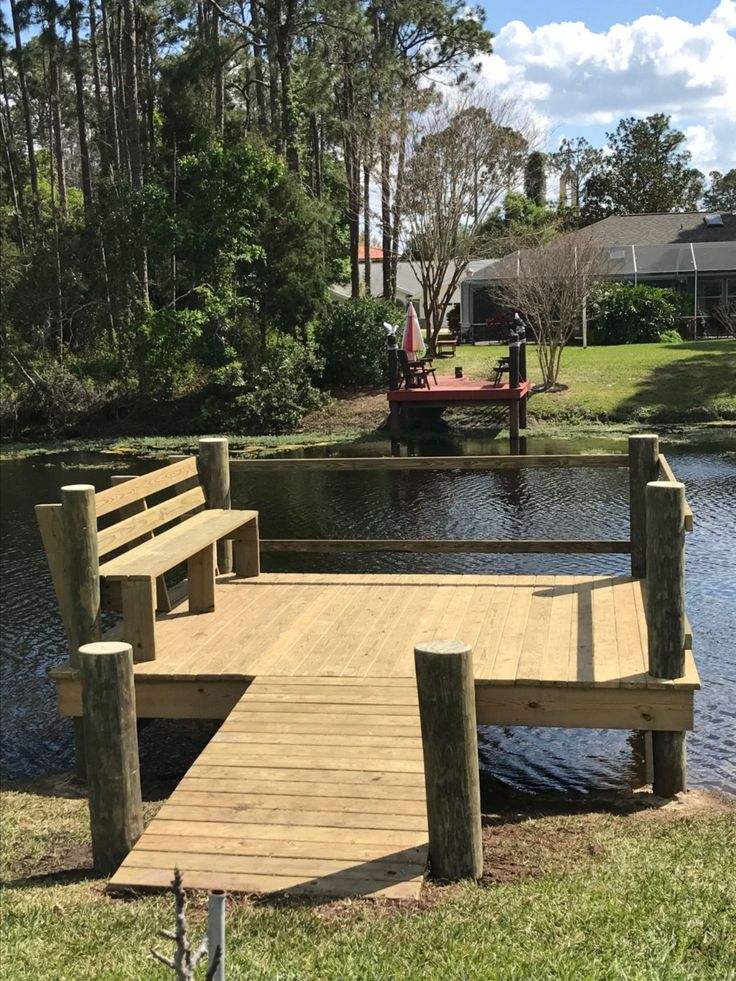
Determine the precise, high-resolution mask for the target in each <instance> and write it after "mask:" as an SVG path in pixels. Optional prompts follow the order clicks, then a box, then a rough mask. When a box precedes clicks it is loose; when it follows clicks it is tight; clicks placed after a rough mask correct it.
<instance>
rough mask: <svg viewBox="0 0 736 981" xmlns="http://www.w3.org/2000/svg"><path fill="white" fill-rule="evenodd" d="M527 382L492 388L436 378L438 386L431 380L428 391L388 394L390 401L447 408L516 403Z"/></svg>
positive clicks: (486, 383) (402, 390) (472, 380)
mask: <svg viewBox="0 0 736 981" xmlns="http://www.w3.org/2000/svg"><path fill="white" fill-rule="evenodd" d="M529 388H530V385H529V382H528V381H525V382H521V384H520V385H519V387H518V388H509V386H508V384H506V383H504V384H501V385H494V383H493V382H490V381H481V380H479V379H477V378H455V377H454V376H452V375H438V376H437V384H436V385H435V384H434V383H433V382H432V381H431V380H430V385H429V388H408V389H407V388H398V389H396V390H395V391H390V392H389V393H388V400H389V402H429V403H441V404H442V405H449V404H450V403H452V402H518V401H520V400H521V399H522V398H524V396H525V395H528V394H529Z"/></svg>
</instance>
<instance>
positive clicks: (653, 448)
mask: <svg viewBox="0 0 736 981" xmlns="http://www.w3.org/2000/svg"><path fill="white" fill-rule="evenodd" d="M542 468H544V469H572V468H597V469H622V468H628V470H629V475H630V480H629V489H630V516H631V521H630V525H631V531H630V537H629V538H627V539H536V538H534V539H478V538H462V539H436V538H435V539H424V538H416V539H365V538H364V539H359V538H355V539H344V538H339V539H335V538H262V539H261V542H260V546H261V551H262V552H282V553H287V552H302V553H304V552H312V553H340V552H374V553H376V552H415V553H421V552H423V553H435V554H439V553H445V554H446V553H475V554H478V553H489V554H490V553H499V554H500V553H506V554H524V553H527V554H531V553H537V554H545V553H547V554H560V555H571V554H582V553H587V554H596V553H597V554H631V570H632V575H634V576H636V577H637V578H644V576H645V575H646V504H645V491H646V485H647V484H648V483H650V482H651V481H654V480H659V479H660V478H661V479H663V480H669V481H672V480H675V478H674V475H673V474H672V470H671V468H670V466H669V464H668V462H667V460H666V458H665V457H664V455H663V454H661V453H660V452H659V440H658V437H657V436H655V435H643V436H632V437H630V439H629V451H628V453H595V454H593V453H591V454H536V455H503V456H500V455H494V456H480V455H475V456H434V457H414V456H409V457H402V456H390V457H311V458H310V457H307V458H265V459H263V458H262V459H249V460H244V459H238V458H233V457H231V459H230V470H231V472H237V473H249V474H254V473H305V472H311V471H329V472H338V473H355V472H359V471H389V470H395V471H399V470H424V471H427V470H435V471H444V470H460V471H466V472H467V471H489V470H520V469H542ZM685 508H686V511H685V527H686V529H687V530H691V529H692V511H691V510H690V508H689V506H688V505H687V503H686V504H685Z"/></svg>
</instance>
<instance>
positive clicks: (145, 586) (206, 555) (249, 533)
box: [100, 508, 259, 663]
mask: <svg viewBox="0 0 736 981" xmlns="http://www.w3.org/2000/svg"><path fill="white" fill-rule="evenodd" d="M223 538H227V539H232V542H233V568H234V571H235V574H236V575H237V576H243V577H245V576H257V575H258V572H259V568H258V512H257V511H231V510H229V509H228V510H225V509H222V508H212V509H210V510H207V511H200V512H199V513H198V514H194V515H192V516H191V517H189V518H187V519H186V521H184V522H182V524H180V525H176V526H175V527H173V528H169V529H168V530H167V531H164V532H161V534H160V535H157V536H156V537H155V538H152V539H150V540H149V541H146V542H143V544H141V545H136V546H135V547H134V548H132V549H130V551H128V552H125V553H123V554H122V555H119V556H117V557H116V558H113V559H110V561H109V562H105V563H104V564H103V565H101V566H100V588H101V590H103V591H104V590H107V589H109V588H110V586H111V585H113V584H114V585H115V586H116V588H119V590H120V601H121V607H122V614H123V636H124V637H125V639H126V641H127V642H128V643H129V644H130V645H131V646H132V648H133V660H134V661H135V662H136V663H138V662H140V661H153V660H155V658H156V580H157V578H158V577H159V576H162V575H163V574H164V573H165V572H168V571H169V570H171V569H173V568H174V567H175V566H177V565H181V563H182V562H186V563H187V579H188V580H189V582H188V586H189V589H188V592H189V612H190V613H209V612H210V611H211V610H214V608H215V573H216V562H217V548H216V546H217V542H218V541H220V540H221V539H223Z"/></svg>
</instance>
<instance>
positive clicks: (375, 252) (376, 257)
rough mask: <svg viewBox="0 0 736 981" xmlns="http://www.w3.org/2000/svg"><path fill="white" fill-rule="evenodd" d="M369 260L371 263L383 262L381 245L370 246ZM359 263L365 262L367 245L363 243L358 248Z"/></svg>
mask: <svg viewBox="0 0 736 981" xmlns="http://www.w3.org/2000/svg"><path fill="white" fill-rule="evenodd" d="M368 258H369V259H370V260H371V262H383V249H382V248H381V247H380V245H369V246H368ZM358 262H365V245H364V244H363V243H362V242H361V243H360V245H359V246H358Z"/></svg>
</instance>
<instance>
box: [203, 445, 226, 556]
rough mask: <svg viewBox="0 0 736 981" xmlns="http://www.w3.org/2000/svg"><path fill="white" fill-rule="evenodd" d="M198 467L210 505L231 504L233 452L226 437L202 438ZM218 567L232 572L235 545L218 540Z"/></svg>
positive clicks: (206, 498)
mask: <svg viewBox="0 0 736 981" xmlns="http://www.w3.org/2000/svg"><path fill="white" fill-rule="evenodd" d="M197 470H198V471H199V479H200V481H201V483H202V489H203V490H204V496H205V501H206V504H205V506H206V507H208V508H229V507H230V455H229V451H228V442H227V439H225V438H224V437H222V438H219V437H213V438H206V439H200V441H199V453H198V455H197ZM217 568H218V570H219V572H220V574H223V575H224V574H225V573H228V572H232V571H233V544H232V542H231V541H229V540H225V541H220V542H218V543H217Z"/></svg>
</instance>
